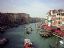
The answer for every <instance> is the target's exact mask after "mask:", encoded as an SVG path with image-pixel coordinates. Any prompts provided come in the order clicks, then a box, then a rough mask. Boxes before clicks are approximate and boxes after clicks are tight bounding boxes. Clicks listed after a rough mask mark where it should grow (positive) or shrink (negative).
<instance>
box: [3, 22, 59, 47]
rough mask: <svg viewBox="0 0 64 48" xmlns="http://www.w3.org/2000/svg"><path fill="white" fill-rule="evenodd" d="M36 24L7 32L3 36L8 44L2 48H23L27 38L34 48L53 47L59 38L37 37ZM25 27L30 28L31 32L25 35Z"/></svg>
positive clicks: (21, 26)
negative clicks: (7, 40)
mask: <svg viewBox="0 0 64 48" xmlns="http://www.w3.org/2000/svg"><path fill="white" fill-rule="evenodd" d="M35 24H36V23H32V24H27V25H20V26H19V27H15V28H12V29H9V30H7V32H6V33H5V34H4V36H5V37H7V38H8V39H9V42H8V44H7V45H6V46H5V47H4V48H23V42H24V39H25V38H29V39H30V40H31V42H32V43H33V47H34V48H51V47H50V45H55V44H56V42H57V41H58V40H59V38H57V37H55V36H52V37H50V38H43V37H41V36H40V35H39V32H40V31H39V30H37V25H35ZM25 27H27V28H29V27H31V28H32V29H33V31H32V32H31V34H29V35H27V34H26V30H25Z"/></svg>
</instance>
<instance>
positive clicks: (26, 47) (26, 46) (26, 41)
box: [24, 39, 32, 48]
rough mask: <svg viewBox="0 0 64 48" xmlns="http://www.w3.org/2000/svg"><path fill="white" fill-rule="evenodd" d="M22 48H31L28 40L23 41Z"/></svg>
mask: <svg viewBox="0 0 64 48" xmlns="http://www.w3.org/2000/svg"><path fill="white" fill-rule="evenodd" d="M24 48H32V43H31V41H30V39H24Z"/></svg>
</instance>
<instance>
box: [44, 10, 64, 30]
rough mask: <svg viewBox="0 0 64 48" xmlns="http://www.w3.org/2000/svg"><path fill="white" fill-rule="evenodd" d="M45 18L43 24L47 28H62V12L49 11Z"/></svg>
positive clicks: (63, 25)
mask: <svg viewBox="0 0 64 48" xmlns="http://www.w3.org/2000/svg"><path fill="white" fill-rule="evenodd" d="M47 14H48V15H47V18H46V20H45V23H46V24H47V25H48V26H56V27H59V28H62V29H63V28H64V10H63V9H58V10H55V9H54V10H50V11H49V12H48V13H47Z"/></svg>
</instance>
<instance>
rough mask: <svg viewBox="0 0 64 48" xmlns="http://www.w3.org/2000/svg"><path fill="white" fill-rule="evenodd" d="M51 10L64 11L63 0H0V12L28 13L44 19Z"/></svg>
mask: <svg viewBox="0 0 64 48" xmlns="http://www.w3.org/2000/svg"><path fill="white" fill-rule="evenodd" d="M52 9H64V0H0V12H12V13H28V14H30V16H31V17H40V18H45V17H46V15H47V12H48V11H49V10H52Z"/></svg>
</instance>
